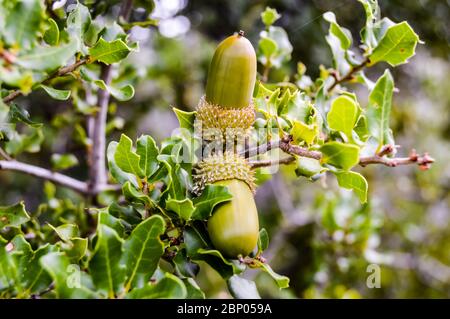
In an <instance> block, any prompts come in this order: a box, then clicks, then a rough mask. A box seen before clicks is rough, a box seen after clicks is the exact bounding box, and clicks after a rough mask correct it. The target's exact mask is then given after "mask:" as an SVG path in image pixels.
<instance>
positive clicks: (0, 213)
mask: <svg viewBox="0 0 450 319" xmlns="http://www.w3.org/2000/svg"><path fill="white" fill-rule="evenodd" d="M29 220H30V216H29V215H28V213H27V212H26V210H25V204H24V203H23V202H20V203H17V204H15V205H12V206H0V229H2V228H3V227H18V226H20V225H22V224H24V223H26V222H27V221H29Z"/></svg>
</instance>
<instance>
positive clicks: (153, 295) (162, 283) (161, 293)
mask: <svg viewBox="0 0 450 319" xmlns="http://www.w3.org/2000/svg"><path fill="white" fill-rule="evenodd" d="M186 293H187V292H186V287H185V286H184V284H183V282H182V281H181V279H179V278H178V277H176V276H174V275H172V274H169V273H166V274H165V275H164V278H162V279H160V280H159V281H158V282H157V283H156V284H146V285H145V286H144V287H142V288H138V289H134V290H132V291H131V292H130V293H128V294H127V295H126V298H129V299H183V298H186Z"/></svg>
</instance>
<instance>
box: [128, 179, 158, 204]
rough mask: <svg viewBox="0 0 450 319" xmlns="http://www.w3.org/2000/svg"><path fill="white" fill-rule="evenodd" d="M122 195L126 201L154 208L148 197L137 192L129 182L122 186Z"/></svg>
mask: <svg viewBox="0 0 450 319" xmlns="http://www.w3.org/2000/svg"><path fill="white" fill-rule="evenodd" d="M122 193H123V195H124V196H125V199H126V200H127V201H129V202H130V203H141V204H144V205H146V206H148V207H152V206H153V201H152V200H151V198H150V197H149V196H148V195H145V194H144V193H142V192H141V191H139V190H137V189H136V188H135V187H134V186H132V185H131V183H130V182H129V181H127V182H125V184H123V186H122Z"/></svg>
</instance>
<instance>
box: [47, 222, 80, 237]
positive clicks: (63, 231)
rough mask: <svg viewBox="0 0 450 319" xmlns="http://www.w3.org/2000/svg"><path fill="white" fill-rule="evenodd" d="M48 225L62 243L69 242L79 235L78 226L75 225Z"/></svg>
mask: <svg viewBox="0 0 450 319" xmlns="http://www.w3.org/2000/svg"><path fill="white" fill-rule="evenodd" d="M48 225H49V226H50V227H51V228H52V229H53V230H54V231H55V232H56V234H57V235H58V237H59V238H61V239H62V240H64V241H69V240H70V239H72V238H73V237H77V236H78V234H79V229H78V225H76V224H63V225H60V226H58V227H54V226H52V225H50V224H48Z"/></svg>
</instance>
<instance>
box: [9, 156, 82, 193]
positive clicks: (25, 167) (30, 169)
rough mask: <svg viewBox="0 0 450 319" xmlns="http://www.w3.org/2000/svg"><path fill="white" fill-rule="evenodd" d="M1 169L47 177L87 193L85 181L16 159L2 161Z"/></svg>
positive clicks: (49, 179)
mask: <svg viewBox="0 0 450 319" xmlns="http://www.w3.org/2000/svg"><path fill="white" fill-rule="evenodd" d="M0 170H10V171H17V172H22V173H26V174H28V175H32V176H36V177H40V178H43V179H46V180H48V181H51V182H54V183H56V184H59V185H61V186H66V187H68V188H70V189H73V190H75V191H77V192H79V193H83V194H84V193H87V186H86V183H85V182H82V181H79V180H77V179H75V178H72V177H69V176H66V175H63V174H60V173H57V172H52V171H50V170H48V169H45V168H42V167H38V166H34V165H30V164H25V163H22V162H19V161H16V160H12V161H0Z"/></svg>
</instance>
